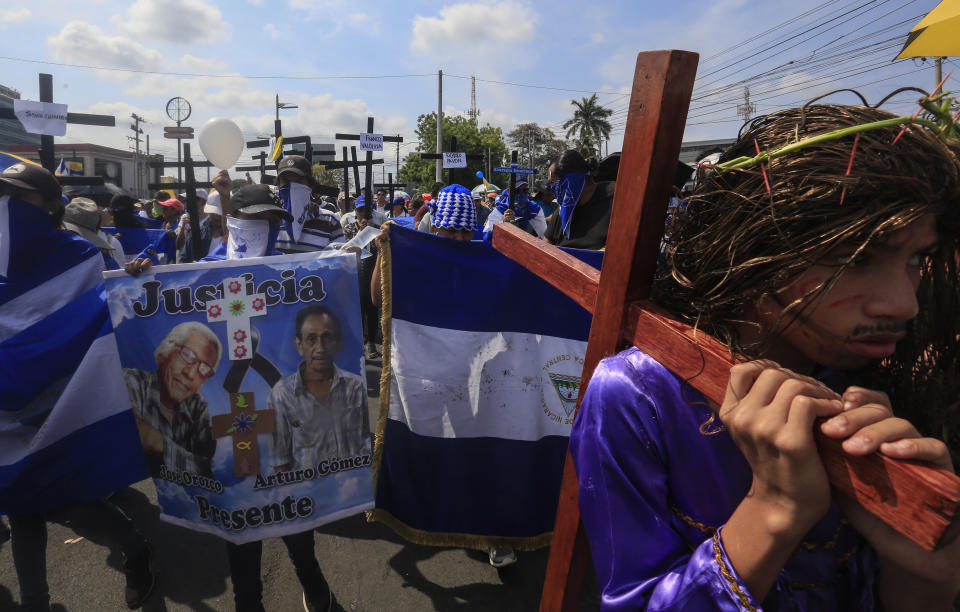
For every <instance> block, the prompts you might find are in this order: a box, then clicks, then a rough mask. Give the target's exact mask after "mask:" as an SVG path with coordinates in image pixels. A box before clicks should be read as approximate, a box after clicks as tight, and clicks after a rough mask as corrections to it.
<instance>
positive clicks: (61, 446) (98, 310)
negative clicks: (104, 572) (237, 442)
mask: <svg viewBox="0 0 960 612" xmlns="http://www.w3.org/2000/svg"><path fill="white" fill-rule="evenodd" d="M60 198H61V189H60V184H59V183H58V182H57V179H56V178H55V177H54V175H53V174H52V173H50V172H49V171H47V170H46V169H44V168H42V167H40V166H36V165H32V164H29V165H28V164H14V165H12V166H10V167H8V168H6V169H5V170H4V171H3V172H2V173H0V363H2V364H3V365H2V368H0V398H3V399H2V402H0V416H2V417H3V419H4V422H3V426H2V427H0V430H2V431H0V441H2V444H0V449H2V451H3V452H2V453H0V467H2V468H3V469H2V473H3V477H2V478H0V512H3V513H7V514H9V518H10V529H11V537H12V552H13V564H14V568H15V569H16V572H17V580H18V582H19V586H20V604H21V609H22V610H25V611H27V612H49V610H50V591H49V587H48V584H47V565H46V546H47V522H48V521H54V522H59V523H64V524H68V525H69V526H70V527H71V528H72V529H74V530H75V531H77V532H78V533H81V534H82V533H90V534H91V536H95V537H97V538H105V539H107V541H108V542H110V545H111V546H112V547H113V548H114V549H116V550H119V551H121V552H122V554H123V559H124V561H123V572H124V574H125V576H126V592H125V599H126V605H127V607H129V608H130V609H136V608H139V607H141V606H142V605H143V604H144V602H145V601H146V600H147V598H149V596H150V594H151V593H152V592H153V589H154V585H155V584H156V580H155V576H154V574H153V571H152V569H151V547H150V544H149V543H148V542H147V541H146V539H144V537H143V536H142V535H141V534H140V533H139V532H138V531H137V529H136V527H135V526H134V524H133V522H132V521H131V520H130V519H129V518H127V516H126V515H124V514H123V512H122V511H121V510H120V509H119V508H118V507H117V506H115V505H114V504H112V503H110V502H108V501H106V500H105V499H104V498H103V497H101V496H104V495H107V494H108V493H111V492H112V491H115V490H116V489H119V488H121V487H123V486H126V485H128V484H130V483H133V482H136V481H137V480H140V479H142V478H143V467H142V460H141V459H140V457H141V455H140V452H139V450H138V449H135V448H133V447H132V446H130V444H129V441H130V438H131V437H135V434H134V433H133V432H134V431H135V428H134V427H133V423H132V422H131V421H129V416H130V414H129V404H128V403H127V399H126V397H125V393H118V391H120V389H119V388H118V387H117V386H116V384H115V383H116V380H115V376H114V374H115V371H114V370H113V369H111V367H110V366H113V367H114V368H116V367H117V366H118V365H119V361H118V360H113V361H111V360H110V359H109V351H110V344H111V343H113V348H112V351H113V355H114V356H115V355H116V350H117V349H116V345H115V342H114V339H113V337H112V328H111V327H110V319H109V313H108V312H107V306H106V302H105V301H104V299H103V297H102V293H101V292H102V287H103V286H102V284H101V283H102V277H101V275H102V272H103V269H104V264H103V258H102V256H101V253H100V251H99V250H98V249H97V248H96V247H95V246H94V245H93V244H91V243H90V242H88V241H87V240H84V239H82V238H80V237H78V236H76V235H74V234H72V233H70V232H67V231H62V230H60V229H59V228H60V223H61V220H62V219H63V216H64V206H63V203H62V201H61V199H60ZM95 211H96V206H94V207H93V214H94V215H97V213H96V212H95ZM97 221H99V216H98V215H97ZM64 281H66V282H64ZM105 355H106V356H105ZM118 462H119V464H118Z"/></svg>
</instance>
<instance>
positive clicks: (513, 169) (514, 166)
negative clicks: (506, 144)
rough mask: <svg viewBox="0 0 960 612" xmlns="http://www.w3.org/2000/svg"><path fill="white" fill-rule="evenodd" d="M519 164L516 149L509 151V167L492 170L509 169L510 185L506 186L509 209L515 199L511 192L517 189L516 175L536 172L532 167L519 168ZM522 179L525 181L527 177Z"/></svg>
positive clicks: (504, 170)
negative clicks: (508, 195) (508, 194)
mask: <svg viewBox="0 0 960 612" xmlns="http://www.w3.org/2000/svg"><path fill="white" fill-rule="evenodd" d="M519 166H520V164H519V163H518V162H517V152H516V151H511V152H510V167H509V168H500V169H497V168H494V170H493V171H494V172H508V171H509V174H510V186H509V188H508V191H509V193H510V199H509V204H510V208H511V209H512V208H513V204H514V202H516V200H514V199H513V194H514V193H516V191H517V175H518V174H523V175H524V176H528V175H533V174H536V173H537V171H536V170H533V169H532V168H520V167H519ZM523 180H525V181H526V180H527V179H523Z"/></svg>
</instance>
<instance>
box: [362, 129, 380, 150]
mask: <svg viewBox="0 0 960 612" xmlns="http://www.w3.org/2000/svg"><path fill="white" fill-rule="evenodd" d="M360 150H361V151H383V134H368V133H362V134H360Z"/></svg>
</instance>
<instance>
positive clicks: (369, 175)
mask: <svg viewBox="0 0 960 612" xmlns="http://www.w3.org/2000/svg"><path fill="white" fill-rule="evenodd" d="M366 134H371V135H372V134H373V117H367V131H366ZM376 136H379V137H380V140H381V141H382V142H403V137H402V136H383V135H382V134H376ZM334 138H336V139H337V140H361V141H362V140H363V135H361V134H339V133H338V134H334ZM351 149H352V150H353V163H354V166H353V168H354V171H353V172H354V174H353V178H354V179H355V181H356V183H357V189H358V190H359V188H360V170H359V167H358V166H357V165H356V164H357V150H356V148H354V147H351ZM381 150H382V148H381ZM344 158H346V156H344ZM379 163H383V160H382V159H381V160H380V162H379ZM373 164H374V160H373V151H372V150H368V151H367V159H366V160H365V161H364V166H365V167H366V177H365V178H364V186H365V188H366V190H367V198H368V199H369V198H372V197H373ZM348 193H349V192H348ZM367 204H368V205H369V204H370V203H369V202H368V203H367Z"/></svg>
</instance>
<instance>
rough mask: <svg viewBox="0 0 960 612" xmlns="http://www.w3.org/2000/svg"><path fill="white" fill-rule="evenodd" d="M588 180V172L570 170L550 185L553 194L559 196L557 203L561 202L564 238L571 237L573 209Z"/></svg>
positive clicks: (561, 221)
mask: <svg viewBox="0 0 960 612" xmlns="http://www.w3.org/2000/svg"><path fill="white" fill-rule="evenodd" d="M586 182H587V173H586V172H570V173H569V174H565V175H564V176H563V178H561V179H559V180H558V181H556V182H555V183H554V184H553V185H551V187H550V191H552V192H553V195H555V196H557V203H558V204H560V224H561V227H562V228H563V237H564V238H569V237H570V218H571V217H572V216H573V209H574V207H576V205H577V201H578V200H579V199H580V194H582V193H583V186H584V185H585V184H586Z"/></svg>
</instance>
